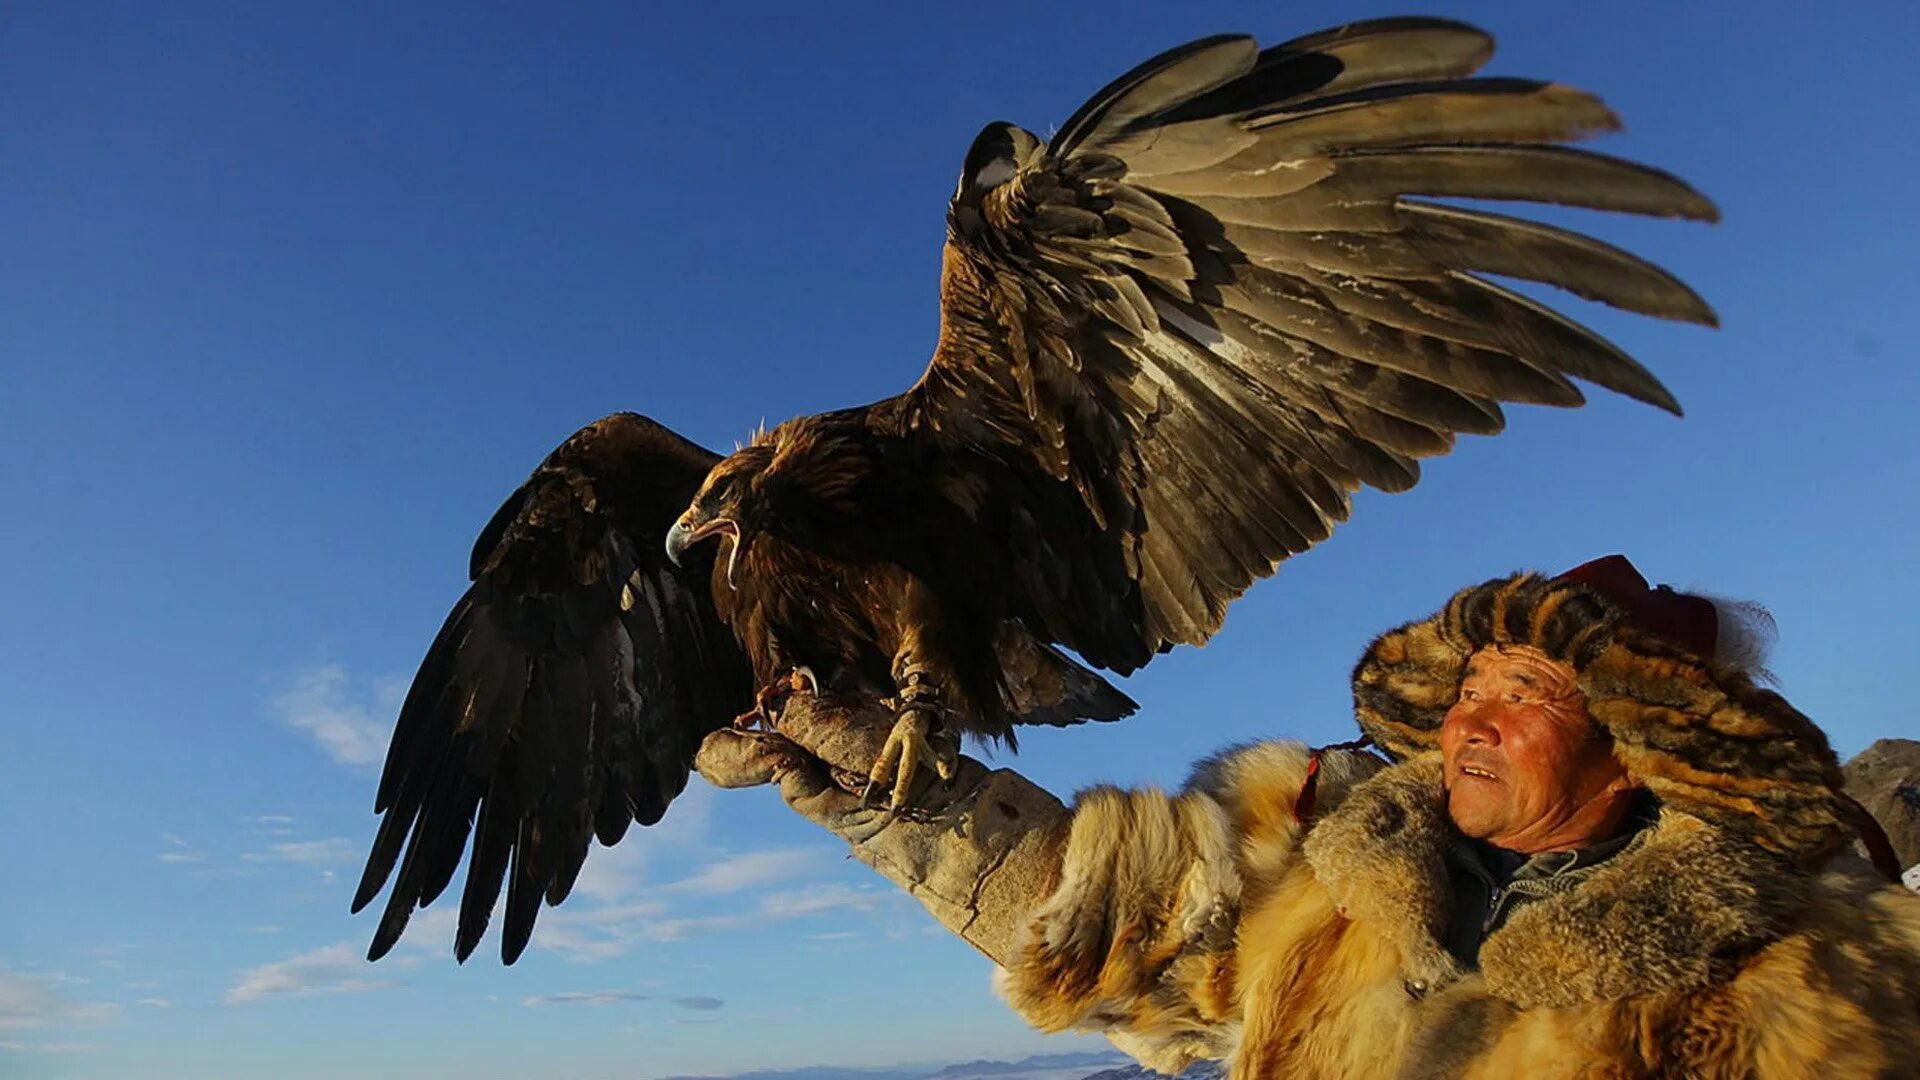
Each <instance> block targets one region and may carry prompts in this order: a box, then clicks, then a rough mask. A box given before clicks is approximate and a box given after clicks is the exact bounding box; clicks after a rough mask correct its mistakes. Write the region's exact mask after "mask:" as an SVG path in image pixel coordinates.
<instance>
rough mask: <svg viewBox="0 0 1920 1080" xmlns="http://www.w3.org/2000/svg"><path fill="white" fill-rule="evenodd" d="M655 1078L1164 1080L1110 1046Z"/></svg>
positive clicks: (1204, 1073) (1186, 1078) (1203, 1079)
mask: <svg viewBox="0 0 1920 1080" xmlns="http://www.w3.org/2000/svg"><path fill="white" fill-rule="evenodd" d="M1180 1075H1181V1080H1224V1078H1225V1077H1226V1075H1227V1072H1226V1067H1225V1066H1223V1065H1219V1064H1215V1063H1211V1062H1209V1063H1206V1064H1202V1065H1196V1066H1194V1067H1193V1068H1191V1069H1188V1070H1187V1071H1186V1072H1184V1073H1182V1074H1180ZM658 1080H1164V1078H1163V1077H1162V1075H1161V1074H1160V1073H1157V1072H1154V1071H1152V1070H1150V1069H1144V1068H1141V1067H1140V1066H1138V1065H1135V1064H1133V1062H1132V1061H1131V1060H1129V1059H1128V1058H1127V1056H1126V1055H1125V1054H1121V1053H1119V1052H1118V1051H1114V1050H1096V1051H1079V1052H1074V1053H1064V1054H1034V1055H1032V1056H1030V1057H1024V1058H1021V1059H1020V1060H1018V1061H989V1060H986V1059H984V1058H983V1059H981V1060H978V1061H964V1062H956V1063H954V1064H951V1065H940V1066H928V1065H896V1066H891V1067H882V1068H857V1067H852V1066H846V1065H805V1066H801V1067H799V1068H794V1069H763V1070H759V1071H757V1072H745V1073H733V1074H731V1075H727V1076H663V1077H659V1078H658Z"/></svg>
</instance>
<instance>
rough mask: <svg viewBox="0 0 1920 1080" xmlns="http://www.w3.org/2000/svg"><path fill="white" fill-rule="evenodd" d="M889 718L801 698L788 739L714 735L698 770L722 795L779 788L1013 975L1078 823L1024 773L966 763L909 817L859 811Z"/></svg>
mask: <svg viewBox="0 0 1920 1080" xmlns="http://www.w3.org/2000/svg"><path fill="white" fill-rule="evenodd" d="M893 719H894V718H893V714H892V712H891V711H889V710H887V709H886V708H884V707H882V706H881V705H880V704H878V703H877V702H872V701H862V700H856V699H847V698H833V697H795V698H794V699H792V700H791V701H789V702H788V703H787V706H786V708H785V709H784V710H782V712H781V715H780V722H779V723H780V732H781V736H783V737H775V736H766V735H759V734H755V733H746V732H739V731H734V730H730V729H729V730H722V731H717V732H714V733H713V734H712V735H709V736H708V737H707V740H706V742H705V743H704V744H702V746H701V748H700V753H699V756H698V758H697V759H696V766H697V767H698V768H699V770H700V775H701V776H703V777H705V778H706V779H707V780H708V781H709V782H710V783H712V784H714V785H716V786H718V787H729V788H730V787H748V786H752V785H755V784H765V783H778V784H779V786H780V797H781V798H782V799H784V800H786V803H787V805H788V806H790V807H792V808H793V809H794V810H795V811H796V812H798V813H799V814H801V815H802V816H804V817H806V818H808V819H810V820H812V821H814V822H815V823H817V824H819V825H821V826H823V827H825V828H826V829H827V830H828V831H830V832H832V833H834V834H835V835H837V836H839V837H840V838H841V839H843V840H845V841H847V842H848V843H849V844H851V845H852V847H853V854H854V857H856V858H858V859H859V860H860V861H861V862H864V863H866V864H867V865H868V866H871V867H873V868H874V869H875V870H878V871H879V872H880V873H881V874H882V875H884V876H885V877H886V878H888V879H889V880H891V881H892V882H894V884H896V885H899V886H900V887H901V888H903V889H905V890H906V891H907V892H908V893H909V894H911V895H912V896H913V897H914V899H916V900H918V901H920V903H921V905H922V906H924V907H925V908H926V909H927V910H928V911H929V912H931V913H932V914H933V917H934V918H936V919H938V920H939V921H940V922H941V924H942V925H944V926H946V927H947V928H948V929H949V930H952V931H953V932H954V933H956V934H958V935H959V936H960V937H961V938H963V939H965V940H966V942H967V943H968V944H970V945H972V946H973V947H974V948H976V949H979V950H980V951H981V952H983V953H985V954H986V955H987V957H988V958H989V959H991V960H993V961H994V962H995V963H996V964H999V965H1001V966H1003V967H1010V966H1012V965H1014V964H1015V963H1016V962H1017V961H1018V959H1019V957H1020V954H1021V950H1022V947H1023V946H1024V945H1025V943H1026V940H1027V936H1028V924H1029V920H1030V918H1031V916H1032V913H1033V911H1034V909H1035V908H1036V907H1037V906H1038V904H1039V903H1040V901H1041V900H1042V899H1043V898H1044V897H1045V896H1047V894H1048V893H1049V892H1051V890H1052V888H1053V885H1054V881H1055V878H1056V877H1057V875H1058V871H1059V866H1060V852H1061V849H1062V847H1063V846H1064V844H1065V840H1066V835H1067V830H1068V827H1069V822H1070V819H1071V816H1072V815H1071V814H1070V812H1069V811H1068V810H1067V808H1066V807H1065V806H1063V805H1061V803H1060V800H1059V799H1056V798H1054V796H1053V795H1052V794H1051V793H1050V792H1048V791H1046V790H1045V789H1044V788H1041V787H1038V786H1036V785H1034V784H1033V783H1031V782H1030V781H1028V780H1027V779H1026V778H1025V777H1023V776H1021V775H1020V774H1019V773H1016V772H1013V771H1011V770H1008V769H995V770H989V769H988V768H987V767H986V766H985V765H982V764H981V763H980V762H978V761H975V760H973V759H972V758H968V757H962V758H961V759H960V770H959V773H958V775H957V776H956V777H955V778H954V780H953V781H952V782H951V784H949V785H946V786H945V787H944V788H943V787H941V786H938V785H935V786H933V787H931V788H929V789H927V790H925V791H923V792H922V793H921V794H920V795H919V796H918V798H917V799H916V806H917V807H918V809H916V810H915V811H914V812H911V813H908V814H903V815H892V814H889V813H888V811H886V810H885V809H869V808H866V807H863V806H861V805H860V799H859V796H858V795H857V794H854V793H855V792H858V791H860V790H861V787H862V785H863V784H864V783H865V779H866V773H867V769H868V767H869V766H870V765H871V764H872V763H873V761H874V759H875V758H876V757H878V756H879V753H880V750H881V747H882V746H883V745H884V744H885V743H886V738H887V733H888V732H889V731H890V730H891V729H892V726H893ZM796 744H797V745H796Z"/></svg>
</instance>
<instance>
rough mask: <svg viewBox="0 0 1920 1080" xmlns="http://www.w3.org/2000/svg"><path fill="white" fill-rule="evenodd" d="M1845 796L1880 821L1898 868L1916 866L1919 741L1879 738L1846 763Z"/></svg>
mask: <svg viewBox="0 0 1920 1080" xmlns="http://www.w3.org/2000/svg"><path fill="white" fill-rule="evenodd" d="M1846 773H1847V793H1848V794H1850V795H1852V796H1853V797H1854V798H1856V799H1858V800H1860V805H1862V806H1864V807H1866V808H1867V812H1868V813H1870V814H1872V815H1873V816H1874V817H1876V818H1878V819H1880V827H1881V828H1883V829H1885V830H1886V831H1887V839H1888V840H1890V841H1892V842H1893V850H1894V853H1895V854H1896V855H1898V856H1899V857H1900V865H1901V866H1902V867H1910V866H1914V865H1917V864H1920V742H1916V741H1914V740H1913V739H1881V740H1880V741H1879V742H1876V743H1874V744H1873V745H1872V746H1869V747H1867V748H1866V749H1865V750H1862V751H1861V752H1860V754H1859V756H1857V757H1855V758H1854V759H1853V760H1852V761H1849V762H1847V764H1846Z"/></svg>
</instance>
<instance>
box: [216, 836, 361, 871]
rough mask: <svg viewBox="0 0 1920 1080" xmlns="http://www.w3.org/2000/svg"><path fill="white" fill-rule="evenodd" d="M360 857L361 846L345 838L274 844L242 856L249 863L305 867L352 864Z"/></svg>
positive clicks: (337, 837)
mask: <svg viewBox="0 0 1920 1080" xmlns="http://www.w3.org/2000/svg"><path fill="white" fill-rule="evenodd" d="M359 856H360V845H358V844H356V843H354V842H353V841H352V840H348V839H346V838H345V837H339V836H335V837H329V838H328V839H325V840H293V841H289V842H287V843H282V844H274V845H272V846H270V847H269V848H268V849H267V850H265V851H249V852H247V853H246V854H244V855H242V856H240V857H241V858H242V859H245V860H246V861H248V862H289V863H300V864H301V865H303V866H333V865H336V864H338V863H344V862H352V861H353V860H354V859H356V858H359Z"/></svg>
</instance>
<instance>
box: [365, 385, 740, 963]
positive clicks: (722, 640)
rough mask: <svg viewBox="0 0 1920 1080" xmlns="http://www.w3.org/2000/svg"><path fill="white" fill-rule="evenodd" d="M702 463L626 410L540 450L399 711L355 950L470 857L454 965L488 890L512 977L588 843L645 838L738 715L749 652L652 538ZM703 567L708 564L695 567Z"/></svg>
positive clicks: (485, 912)
mask: <svg viewBox="0 0 1920 1080" xmlns="http://www.w3.org/2000/svg"><path fill="white" fill-rule="evenodd" d="M718 460H719V458H718V456H717V455H715V454H713V453H711V452H709V451H707V450H705V449H703V448H701V447H699V446H697V445H695V444H694V443H691V442H688V441H687V440H685V439H683V438H681V437H680V436H678V435H676V434H674V433H673V432H671V431H669V430H667V429H666V428H664V427H661V426H660V425H658V424H655V423H654V422H653V421H651V420H648V419H646V418H644V417H641V416H636V415H634V414H632V413H619V414H615V415H613V416H609V417H607V418H605V419H603V420H599V421H597V422H595V423H593V424H591V425H589V426H588V427H586V428H583V429H582V430H580V431H579V432H577V433H576V434H574V435H573V436H572V437H571V438H569V439H567V441H566V442H564V443H562V444H561V445H560V447H559V448H558V449H556V450H554V451H553V453H552V454H550V455H548V457H547V459H546V461H544V462H543V463H542V464H541V465H540V467H539V469H537V470H535V472H534V474H533V476H532V477H531V478H529V479H528V480H527V482H526V483H525V484H523V485H522V486H521V487H520V489H519V490H518V491H516V492H514V493H513V495H512V496H511V497H510V498H509V499H508V500H507V501H506V503H505V504H504V505H503V506H501V508H500V510H499V512H498V513H496V514H495V515H494V517H493V520H492V521H490V522H489V523H488V525H487V527H486V529H485V530H483V531H482V533H481V535H480V538H479V541H478V542H477V543H476V544H475V546H474V551H473V559H472V563H471V567H470V571H471V576H472V579H473V584H472V586H471V587H470V588H468V590H467V592H466V595H465V596H462V597H461V598H460V601H459V603H457V604H456V605H454V608H453V612H452V613H451V614H450V615H448V616H447V620H446V623H445V625H443V626H442V627H441V629H440V633H439V636H438V637H436V638H435V639H434V642H433V645H432V646H431V647H430V648H429V649H428V650H427V656H426V659H425V660H424V661H423V662H422V663H421V665H420V670H419V673H418V674H416V675H415V676H414V680H413V686H412V688H411V689H410V690H409V691H408V693H407V697H406V700H405V703H404V704H403V705H402V706H401V710H400V717H399V721H398V723H397V724H396V726H395V729H394V733H393V742H392V744H391V746H390V747H389V749H388V751H387V761H386V769H385V772H384V773H383V774H382V776H381V778H380V788H379V794H378V796H377V797H376V800H375V805H374V811H375V812H376V813H379V814H382V815H384V817H383V819H382V820H381V823H380V828H379V831H378V833H377V835H376V836H375V839H374V842H373V850H372V852H371V854H369V856H368V858H367V866H366V871H365V873H364V874H363V876H362V878H361V881H360V888H359V891H358V892H357V893H356V895H355V896H354V901H353V909H354V910H355V911H359V910H360V909H361V908H363V907H365V906H366V905H367V904H368V903H369V902H370V901H372V899H373V898H374V896H375V895H377V894H378V893H379V892H380V890H381V888H382V887H383V886H384V885H385V884H386V882H387V879H388V878H389V877H390V876H393V873H394V867H395V865H396V863H397V864H398V866H399V872H398V875H397V877H394V881H393V889H392V892H391V893H390V894H389V896H388V899H387V905H386V910H385V913H384V914H383V915H382V916H381V919H380V924H379V927H378V929H377V930H376V932H375V935H374V939H373V944H372V947H371V949H370V950H369V954H368V955H369V958H370V959H378V958H379V957H380V956H382V955H384V954H385V953H386V952H387V950H389V949H391V948H392V947H393V945H394V943H395V942H396V941H398V940H399V937H400V933H401V931H402V930H404V929H405V928H406V924H407V920H408V918H409V917H410V916H411V915H412V913H413V911H414V910H415V908H416V907H425V906H426V905H427V904H429V903H432V902H433V900H434V899H435V898H436V897H438V896H439V895H440V893H441V892H442V891H443V890H444V889H445V888H446V887H447V884H448V883H449V881H450V880H451V879H452V876H453V873H454V870H455V869H456V867H457V866H458V864H459V862H460V859H461V855H462V854H463V852H465V851H466V850H467V848H468V846H469V845H468V840H469V835H471V839H472V844H471V856H470V858H469V860H468V863H467V876H466V886H465V889H464V891H463V892H462V894H461V898H460V920H459V930H458V932H457V935H456V938H455V943H454V953H455V955H456V956H457V957H458V958H459V959H461V960H465V959H466V958H467V956H468V955H469V954H471V953H472V951H473V949H474V946H475V945H476V944H477V943H478V942H479V940H480V936H481V934H482V933H483V932H484V931H485V929H486V926H487V921H488V919H489V918H490V916H491V913H492V911H493V908H494V905H495V903H496V901H497V900H498V899H499V896H500V890H501V887H502V885H503V884H504V885H505V887H506V890H507V904H506V921H505V925H504V929H503V932H502V935H501V956H502V958H503V959H504V960H505V961H506V962H507V963H509V964H511V963H513V962H514V960H515V959H517V958H518V957H519V955H520V952H521V951H522V950H523V949H525V947H526V945H527V941H528V939H529V937H530V936H531V935H532V932H533V924H534V919H535V917H536V916H537V915H538V913H539V909H540V904H541V902H542V900H544V901H545V902H547V903H549V904H557V903H559V902H560V901H561V900H562V899H564V898H565V897H566V895H567V893H568V891H569V890H570V889H571V888H572V887H573V882H574V879H575V878H576V877H577V876H578V875H579V873H580V868H581V865H582V864H583V863H584V861H585V859H586V857H587V851H588V848H589V846H590V843H591V841H592V840H593V839H594V838H595V837H598V838H599V840H600V842H601V843H602V844H612V843H614V842H615V841H617V840H619V839H620V837H621V836H622V835H623V834H624V833H625V832H626V830H627V827H628V825H629V824H631V823H632V822H634V821H638V822H640V823H641V824H642V825H651V824H653V823H654V822H656V821H658V820H659V819H660V816H661V814H662V813H663V812H664V811H665V810H666V807H667V804H668V803H669V802H671V801H672V800H673V798H674V796H675V795H678V794H679V793H680V791H681V790H682V789H683V788H684V787H685V786H686V782H687V773H688V770H689V768H690V767H691V766H692V763H693V756H694V753H695V751H697V750H698V749H699V746H700V741H701V739H702V737H704V736H705V735H706V734H707V733H708V732H710V731H712V730H714V729H716V728H718V727H721V726H723V725H724V724H725V723H727V721H728V720H729V719H730V718H731V717H733V716H735V715H737V714H738V713H739V712H741V711H742V710H744V709H745V708H746V707H747V706H748V705H749V704H751V702H752V697H753V693H752V681H751V677H750V675H749V673H748V670H747V664H746V658H745V656H744V655H743V654H742V653H741V651H740V649H739V647H738V645H737V644H736V643H735V642H734V639H733V636H732V634H731V633H730V632H729V631H728V630H727V628H726V627H725V626H724V625H723V624H722V623H721V622H720V620H719V617H718V616H717V615H716V614H715V612H714V608H713V600H712V595H711V593H710V591H709V587H708V582H707V575H708V574H710V573H711V563H710V562H708V563H706V564H704V565H702V564H697V563H696V562H695V561H694V560H689V562H688V565H687V566H686V567H685V568H680V567H675V566H673V565H671V564H670V563H668V562H667V560H666V558H665V556H664V552H663V539H664V537H665V535H666V532H667V530H668V528H669V527H671V525H672V523H673V520H674V518H675V517H676V516H677V515H678V514H679V513H680V512H681V511H682V510H683V509H685V507H686V505H687V503H688V502H689V501H690V500H691V499H692V497H693V493H694V491H695V490H696V489H697V488H698V487H699V485H700V482H701V480H702V479H703V478H704V477H705V476H706V474H707V471H708V470H709V469H710V468H711V467H712V466H713V463H714V462H715V461H718ZM709 558H710V555H709Z"/></svg>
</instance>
